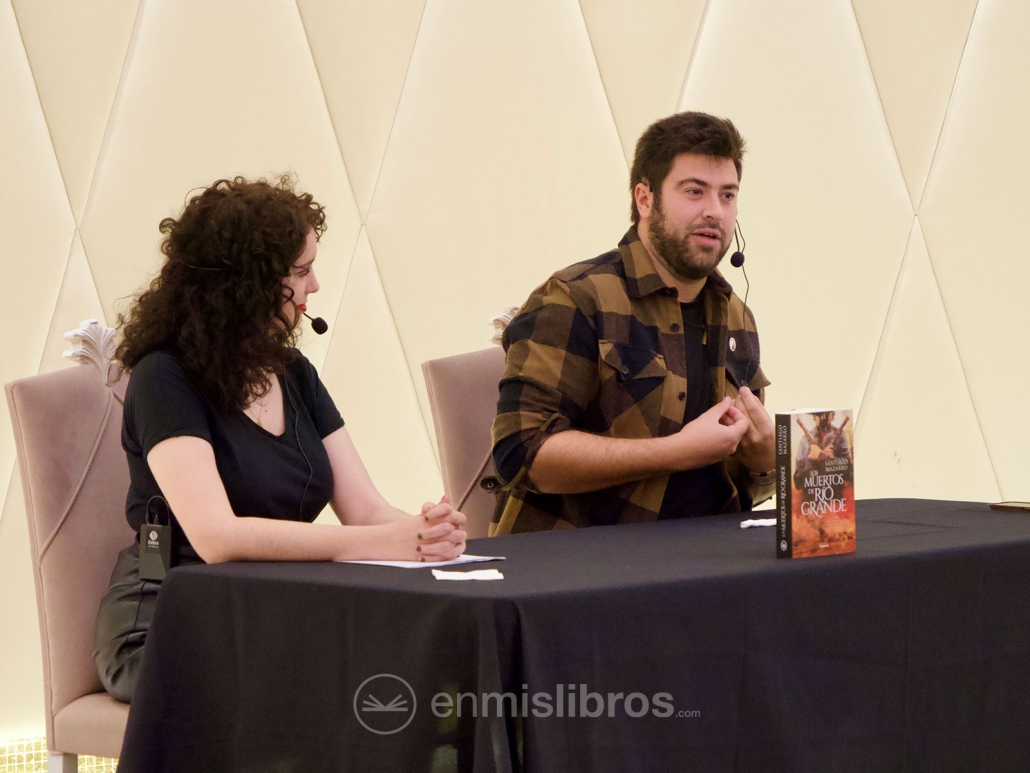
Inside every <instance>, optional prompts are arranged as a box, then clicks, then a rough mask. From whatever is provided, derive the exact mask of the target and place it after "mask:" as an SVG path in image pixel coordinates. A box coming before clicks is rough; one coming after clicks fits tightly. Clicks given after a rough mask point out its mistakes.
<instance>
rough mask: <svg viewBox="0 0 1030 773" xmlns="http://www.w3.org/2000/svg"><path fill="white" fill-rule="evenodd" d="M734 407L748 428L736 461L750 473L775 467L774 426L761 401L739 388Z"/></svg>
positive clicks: (745, 388)
mask: <svg viewBox="0 0 1030 773" xmlns="http://www.w3.org/2000/svg"><path fill="white" fill-rule="evenodd" d="M733 404H734V406H735V407H736V408H737V410H739V411H740V412H741V413H743V414H744V416H745V417H746V418H747V422H748V427H747V431H746V432H745V433H744V436H743V437H742V438H741V439H740V445H739V446H737V459H738V460H739V461H740V462H741V464H743V465H744V466H745V467H747V468H748V469H749V470H750V471H751V472H759V473H761V472H768V471H769V470H771V469H773V468H774V467H775V466H776V426H775V424H774V423H773V420H772V417H770V416H769V414H768V413H767V412H766V410H765V406H764V405H762V401H761V400H759V399H758V397H756V396H755V394H754V392H752V391H751V390H750V389H748V388H747V387H741V388H740V394H738V395H737V399H736V400H735V401H734V403H733Z"/></svg>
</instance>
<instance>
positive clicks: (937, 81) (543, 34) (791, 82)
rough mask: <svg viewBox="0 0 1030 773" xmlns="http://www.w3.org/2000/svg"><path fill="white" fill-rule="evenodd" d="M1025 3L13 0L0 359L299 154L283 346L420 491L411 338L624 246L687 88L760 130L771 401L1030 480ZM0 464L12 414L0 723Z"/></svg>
mask: <svg viewBox="0 0 1030 773" xmlns="http://www.w3.org/2000/svg"><path fill="white" fill-rule="evenodd" d="M1028 25H1030V8H1028V7H1027V5H1026V4H1025V3H1020V2H1018V0H905V2H896V0H786V1H785V2H780V3H759V2H756V1H755V0H683V1H681V2H673V1H672V0H525V2H522V3H517V4H513V3H501V2H497V1H496V0H383V1H382V2H376V3H368V2H358V1H357V0H339V1H338V2H330V1H329V0H219V1H218V2H206V1H205V0H97V2H94V3H90V4H83V3H79V2H76V1H75V0H0V168H3V169H4V170H5V172H6V173H7V180H8V183H7V184H6V185H5V186H3V187H2V188H0V237H2V238H0V261H2V263H3V267H4V277H5V279H6V280H7V281H6V284H7V288H8V292H7V296H6V299H5V303H3V304H0V323H2V324H3V325H4V327H5V329H6V330H7V331H9V333H8V335H7V336H5V343H4V349H3V354H4V356H3V358H0V378H2V380H3V381H9V380H11V379H14V378H18V377H21V376H25V375H29V374H32V373H37V372H42V371H47V370H52V369H54V368H59V367H65V364H64V362H63V361H62V360H61V357H60V353H61V351H62V350H63V348H64V342H63V340H62V339H61V334H62V333H63V332H64V330H66V329H68V328H70V327H73V326H74V325H75V324H77V323H78V321H79V320H81V319H84V318H88V317H99V318H102V319H104V320H106V321H107V323H108V324H113V323H114V321H115V320H116V318H117V313H118V312H119V311H121V310H124V309H125V307H126V304H127V302H128V300H129V298H130V297H131V295H132V293H133V292H134V291H135V290H136V289H138V288H139V287H140V286H141V285H142V284H143V283H144V282H146V281H147V279H148V278H149V277H150V276H151V275H152V274H153V272H154V270H155V269H156V267H157V265H158V257H159V256H158V253H157V245H158V241H159V234H158V232H157V223H158V221H159V220H160V219H161V218H162V217H165V216H167V215H169V214H174V213H176V212H177V211H178V210H179V208H180V207H181V206H182V204H183V200H184V197H185V196H186V194H187V192H188V191H190V190H191V189H193V188H195V187H197V186H201V185H205V184H208V183H210V182H211V181H213V180H215V179H217V178H219V177H225V176H232V175H237V174H243V175H248V176H257V175H271V174H275V173H277V172H284V171H292V172H294V173H295V174H296V175H297V177H298V179H299V182H300V186H301V187H302V188H303V189H305V190H308V191H311V192H312V193H313V194H314V195H315V196H316V198H318V199H319V200H320V201H321V202H322V203H323V204H325V206H326V207H327V209H328V212H329V216H330V223H329V224H330V229H329V231H328V232H327V233H326V235H325V237H324V239H323V241H322V244H321V245H320V247H319V262H318V264H317V267H318V273H319V280H320V282H321V285H322V289H321V292H320V293H319V294H318V295H317V296H315V297H314V298H313V299H312V302H311V307H312V310H313V311H314V312H316V313H317V314H319V315H321V316H322V317H324V318H325V319H326V320H327V321H329V322H330V323H331V328H330V333H329V334H328V335H326V336H323V337H322V338H317V337H315V336H314V335H312V334H305V340H304V342H303V347H304V349H305V351H306V352H307V353H308V355H309V356H310V357H311V358H312V360H313V361H314V362H315V363H316V364H317V365H318V366H319V367H320V368H321V370H322V373H323V375H324V378H325V380H326V383H327V385H328V387H329V389H330V391H331V392H332V393H333V394H334V395H335V396H336V398H337V402H338V404H339V405H340V409H341V412H342V413H343V415H344V416H345V418H347V420H348V422H349V424H350V426H351V431H352V433H353V435H354V437H355V440H356V442H357V444H358V448H359V451H360V452H361V453H362V456H363V459H364V461H365V464H366V466H367V467H368V469H369V471H370V473H371V474H372V477H373V478H374V479H375V480H376V481H377V483H378V484H379V486H380V488H381V489H382V490H383V492H384V493H385V494H386V496H387V497H388V498H389V499H390V500H391V501H393V502H394V503H395V504H397V505H398V506H401V507H404V508H408V509H416V508H417V507H418V506H419V505H420V504H421V502H423V501H424V500H426V499H430V498H435V497H438V496H439V493H440V490H441V488H442V486H441V484H440V478H439V469H438V465H437V462H436V458H435V456H434V444H435V436H434V434H433V431H432V425H431V419H430V416H429V411H428V404H427V402H426V395H425V389H424V386H423V383H422V377H421V373H420V369H419V366H420V363H421V362H422V361H423V360H426V359H429V358H433V357H440V356H444V355H448V354H455V353H458V352H462V351H470V350H474V349H478V348H481V347H484V346H486V345H487V343H488V338H489V335H490V333H491V329H490V328H489V325H488V324H487V319H488V318H489V317H490V316H493V315H494V314H497V313H500V312H501V311H503V310H504V309H505V308H506V307H508V306H510V305H518V304H519V303H521V302H522V300H523V299H524V298H525V296H526V294H527V293H528V292H529V291H530V290H531V289H532V288H533V287H534V286H536V285H537V284H539V283H540V282H541V281H543V280H544V279H545V278H546V276H547V275H548V274H549V273H550V272H551V271H553V270H555V269H558V268H560V267H562V266H565V265H567V264H569V263H571V262H574V261H576V260H580V259H583V258H587V257H592V256H594V255H596V254H598V253H600V252H603V251H605V250H607V249H609V248H610V247H611V246H613V245H614V244H615V242H616V241H617V240H618V239H619V237H620V236H621V235H622V233H623V232H624V231H625V229H626V228H627V227H628V217H627V210H628V204H629V197H628V196H629V195H628V192H627V180H626V177H627V170H628V164H629V162H630V161H631V158H632V151H633V147H634V144H635V142H636V138H637V136H638V135H639V133H640V132H641V131H642V130H643V128H645V127H646V126H647V125H648V124H649V123H650V122H651V121H653V120H655V119H656V118H659V117H661V116H663V115H666V114H668V113H671V112H673V111H675V110H677V109H701V110H708V111H711V112H715V113H718V114H720V115H726V116H728V117H730V118H732V119H733V120H734V121H735V122H736V123H737V125H738V126H739V127H740V129H741V130H742V132H743V134H744V135H745V137H746V138H747V140H748V143H749V146H750V151H749V154H748V156H747V157H746V159H745V172H744V177H743V180H742V185H743V187H742V195H741V204H740V217H741V224H742V225H743V227H744V229H745V233H746V234H747V238H748V248H749V249H748V264H747V266H748V270H749V277H750V280H751V293H750V298H749V303H750V305H751V306H752V308H753V309H754V311H755V314H756V317H757V319H758V323H759V327H760V329H761V331H762V342H763V364H764V367H765V369H766V372H767V373H768V374H769V375H770V377H771V378H772V380H773V382H774V385H773V387H772V388H771V389H770V391H769V404H770V408H771V409H772V410H776V409H784V408H790V407H796V406H799V405H802V404H829V405H843V406H851V407H853V408H855V409H857V411H858V413H857V418H856V429H857V433H858V445H859V455H858V476H859V477H858V481H859V491H860V494H861V495H864V496H925V497H940V498H967V499H981V500H991V499H997V498H1000V497H1003V498H1009V499H1020V498H1021V499H1030V482H1028V479H1027V476H1026V474H1025V469H1026V466H1027V461H1028V454H1027V452H1026V450H1025V443H1024V440H1023V438H1024V437H1025V436H1026V435H1027V434H1028V433H1030V396H1028V394H1027V392H1026V390H1024V389H1019V388H1018V385H1020V384H1021V383H1022V382H1023V381H1025V380H1026V379H1027V377H1028V376H1030V366H1028V365H1027V361H1026V358H1025V356H1024V353H1025V348H1026V347H1025V345H1024V343H1023V331H1024V329H1025V312H1024V306H1023V304H1024V303H1025V302H1026V296H1027V291H1028V289H1030V268H1028V263H1027V261H1026V260H1025V259H1024V255H1023V253H1024V251H1025V247H1023V245H1022V244H1021V240H1020V235H1019V232H1018V229H1017V228H1016V227H1015V226H1014V225H1013V224H1015V223H1018V222H1019V217H1020V215H1022V214H1023V212H1024V211H1025V210H1026V209H1027V208H1028V206H1030V192H1028V190H1027V188H1026V186H1025V185H1023V184H1022V180H1023V179H1025V178H1026V176H1027V175H1028V174H1030V151H1028V150H1027V149H1026V145H1025V142H1024V141H1023V135H1024V134H1025V131H1023V127H1025V126H1026V124H1027V120H1028V118H1030V53H1028V49H1027V47H1026V46H1025V43H1024V41H1023V39H1022V38H1023V34H1022V31H1023V30H1026V29H1027V28H1028ZM726 274H727V277H728V278H729V279H730V281H731V282H732V283H733V284H734V286H735V287H737V288H738V289H739V290H743V286H744V282H743V277H742V276H741V275H740V273H739V272H738V271H737V270H735V269H732V268H729V267H727V268H726ZM397 449H403V454H402V455H400V456H399V455H398V451H397ZM399 458H401V459H402V463H399V462H398V459H399ZM401 466H403V471H401ZM13 468H14V446H13V438H12V437H11V432H10V426H9V422H8V419H7V415H6V412H5V413H4V414H3V415H2V416H0V494H4V495H6V498H5V500H4V506H3V508H2V513H3V515H2V518H0V562H2V567H3V569H2V573H0V579H2V581H3V584H2V585H0V608H2V609H3V610H4V615H5V617H4V620H5V622H7V621H19V622H20V623H23V624H20V625H19V629H20V633H19V634H18V635H17V636H13V635H9V634H5V636H4V637H3V642H2V647H3V653H2V654H3V657H0V693H2V695H0V737H4V736H7V737H13V736H16V735H26V734H31V731H33V730H34V729H35V730H36V731H38V730H39V729H40V728H41V727H42V694H41V689H39V684H40V681H41V677H40V674H39V671H38V662H39V658H38V639H37V634H36V627H35V624H34V619H35V612H34V594H33V591H32V582H31V574H30V570H29V560H28V546H27V543H26V537H25V535H26V532H25V529H24V527H23V525H22V524H21V521H23V520H24V506H23V504H22V502H21V496H20V491H19V490H18V489H17V485H18V483H17V479H16V476H12V470H13Z"/></svg>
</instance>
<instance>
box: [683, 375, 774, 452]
mask: <svg viewBox="0 0 1030 773" xmlns="http://www.w3.org/2000/svg"><path fill="white" fill-rule="evenodd" d="M775 434H776V428H775V425H774V424H773V420H772V419H771V418H770V417H769V414H768V413H766V410H765V406H763V405H762V401H761V400H759V399H758V398H757V397H756V396H755V394H754V393H753V392H752V391H751V390H749V389H748V388H747V387H743V388H741V390H740V393H739V394H738V395H737V399H736V400H734V399H732V398H730V397H724V398H723V400H722V402H721V403H718V404H716V405H713V406H712V407H711V408H709V409H708V410H707V411H705V412H704V413H702V414H701V415H700V416H698V417H697V418H696V419H694V420H693V421H692V422H689V423H688V424H685V425H684V426H683V429H681V430H680V431H679V432H678V433H677V438H678V439H680V440H682V445H681V448H682V451H683V456H682V460H681V466H680V469H684V470H690V469H697V468H699V467H707V466H708V465H710V464H715V463H717V462H721V461H722V460H723V459H726V458H727V457H729V456H733V455H736V457H737V459H738V460H740V462H741V463H742V464H743V465H744V466H745V467H747V468H748V469H749V470H750V471H752V472H767V471H768V470H771V469H772V468H773V467H775V466H776V447H775V444H774V440H775Z"/></svg>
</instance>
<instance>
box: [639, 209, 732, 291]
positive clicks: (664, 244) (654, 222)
mask: <svg viewBox="0 0 1030 773" xmlns="http://www.w3.org/2000/svg"><path fill="white" fill-rule="evenodd" d="M705 228H715V229H716V230H718V231H719V232H720V233H722V229H721V228H718V227H716V226H711V225H702V226H700V227H699V228H698V229H697V230H701V229H705ZM691 232H692V231H691V230H688V231H687V233H686V234H684V235H682V236H681V235H680V234H678V233H675V232H674V231H672V230H670V229H668V228H667V227H666V220H665V213H664V212H662V206H661V200H660V199H658V198H656V199H655V201H654V206H653V207H652V209H651V217H650V219H649V220H648V222H647V235H648V236H649V237H651V245H652V246H653V247H654V250H655V252H657V253H658V257H659V258H661V259H662V260H663V261H664V262H665V266H666V268H668V269H669V271H671V272H672V273H673V274H675V275H676V276H677V277H678V278H679V279H682V280H685V281H695V280H697V279H704V278H705V277H707V276H708V275H709V274H711V273H712V272H713V271H715V269H716V267H717V266H718V265H719V263H720V262H721V261H722V259H723V256H725V255H726V251H727V250H729V248H730V237H729V235H728V234H722V238H721V240H720V245H719V248H718V250H713V249H711V248H709V249H705V248H701V249H698V248H696V247H695V246H694V245H692V244H691V243H690V234H691Z"/></svg>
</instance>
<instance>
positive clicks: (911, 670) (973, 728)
mask: <svg viewBox="0 0 1030 773" xmlns="http://www.w3.org/2000/svg"><path fill="white" fill-rule="evenodd" d="M739 522H740V518H739V517H736V516H715V517H706V518H695V519H690V520H685V521H667V522H661V523H653V524H642V525H636V526H614V527H597V528H592V529H582V530H577V531H568V532H548V533H539V534H530V535H518V536H509V537H501V538H495V539H492V540H480V541H475V542H472V543H470V544H469V552H472V553H481V554H489V555H504V556H506V557H507V560H506V561H504V562H499V563H494V564H480V565H478V566H473V567H468V568H487V567H496V568H498V569H500V570H501V571H502V572H503V573H504V577H505V579H504V580H503V581H499V582H442V581H438V580H435V579H434V578H433V576H432V574H431V573H430V570H429V569H428V568H426V569H412V570H403V569H391V568H384V567H373V566H361V565H344V564H301V563H295V564H228V565H218V566H199V567H188V568H182V569H177V570H175V571H174V572H172V574H171V575H170V577H169V578H168V580H167V581H166V582H165V585H164V587H163V588H162V590H161V593H160V598H159V602H158V606H157V610H156V615H155V619H154V623H153V626H152V628H151V631H150V634H149V638H148V641H147V650H146V656H145V659H144V664H143V670H142V675H141V679H140V682H139V685H138V688H137V693H136V697H135V699H134V701H133V704H132V708H131V713H130V717H129V726H128V730H127V733H126V739H125V746H124V748H123V752H122V759H121V765H120V767H119V770H120V771H129V772H132V771H140V772H141V773H144V772H145V773H155V772H156V771H162V770H165V771H258V770H261V771H264V770H275V771H323V770H324V771H376V770H382V771H415V770H431V769H437V770H447V769H459V770H475V771H510V770H518V769H520V768H521V769H525V770H527V771H544V772H546V773H552V772H556V771H705V772H706V773H707V772H709V771H714V772H717V771H762V773H770V772H772V771H819V772H820V773H822V772H824V771H875V772H876V773H882V772H884V771H895V770H897V771H934V773H938V772H939V771H1017V770H1027V769H1030V516H1027V515H1021V514H1011V513H1001V512H994V511H990V510H988V508H987V506H986V505H983V504H970V503H954V502H930V501H921V500H873V501H862V502H859V503H858V551H857V552H856V553H855V554H853V555H848V556H831V557H822V558H806V559H796V560H783V559H776V558H775V544H774V543H775V534H774V532H773V530H772V529H768V528H766V529H748V530H741V529H740V527H739ZM462 568H465V567H462ZM381 674H387V675H390V676H386V677H380V678H379V679H378V680H376V679H373V680H372V681H371V682H366V680H368V679H369V678H370V677H376V676H377V675H381ZM397 678H399V679H403V680H404V681H405V682H407V683H408V684H409V685H410V686H411V691H412V693H413V695H414V713H413V714H412V713H411V711H410V709H409V710H408V713H407V714H405V713H403V712H401V711H397V712H371V713H363V711H364V708H365V707H367V706H368V705H369V704H367V703H366V700H367V699H368V695H369V691H371V695H373V696H374V699H375V700H379V701H380V703H381V704H388V703H389V701H391V700H392V699H393V698H394V695H395V694H397V695H402V694H403V695H404V696H407V695H408V693H407V692H406V690H405V688H404V687H403V685H402V684H401V682H400V681H399V680H398V679H397ZM363 683H365V684H364V685H363ZM569 685H572V686H573V688H572V689H573V691H574V693H575V696H576V698H575V701H574V706H573V708H575V709H576V711H577V713H578V714H581V713H582V710H583V708H584V707H585V708H586V709H587V711H588V712H590V713H597V712H598V711H599V710H600V716H597V717H584V716H576V717H570V716H568V715H567V714H568V711H567V708H568V704H567V698H568V692H569ZM581 685H582V687H581ZM559 686H560V687H559ZM359 688H362V692H361V694H360V697H361V700H360V701H359V700H356V698H355V693H356V692H357V691H359ZM366 688H367V689H366ZM503 692H510V693H511V694H512V697H511V698H508V699H505V701H504V705H506V706H508V707H510V704H511V702H512V701H515V702H516V710H515V712H514V714H515V715H521V714H524V716H512V713H513V712H512V711H511V710H510V708H509V710H508V711H506V712H498V710H497V704H498V703H499V702H501V701H499V700H498V699H496V698H494V699H493V700H492V701H490V700H489V699H488V702H487V706H488V710H487V711H486V712H484V707H483V701H482V695H483V694H484V693H503ZM458 693H472V694H475V695H476V696H477V699H478V700H477V704H478V705H477V708H476V713H478V714H480V715H481V716H479V717H478V718H477V717H473V716H471V715H472V714H473V711H472V698H471V696H470V695H466V696H464V698H461V699H460V703H461V705H462V706H463V707H464V711H463V713H462V716H461V717H460V718H459V717H458V716H456V713H455V712H454V710H453V709H452V710H451V711H450V713H449V714H448V711H447V701H448V700H451V701H453V700H454V698H455V697H456V696H457V694H458ZM591 693H592V694H594V695H595V696H597V697H596V698H591V697H589V694H591ZM609 693H611V694H612V695H617V694H619V693H621V694H622V699H621V700H620V699H619V698H615V699H614V706H613V705H612V698H611V697H610V696H609ZM634 693H636V694H638V696H636V697H633V698H631V700H630V701H629V702H628V703H627V702H626V700H625V698H626V697H627V696H630V695H631V694H634ZM440 694H443V695H445V696H449V698H447V697H439V695H440ZM523 694H525V695H526V696H527V698H526V703H523V702H522V701H523V698H522V695H523ZM661 694H665V695H667V696H668V697H662V695H661ZM541 696H548V698H547V699H545V698H543V697H541ZM434 697H435V700H436V701H437V704H436V708H437V711H436V712H434V710H433V705H434V704H433V701H434ZM584 697H585V698H586V699H585V700H581V699H582V698H584ZM405 700H407V697H405ZM599 701H600V702H601V703H599ZM645 701H646V703H647V707H648V708H647V709H646V710H644V711H643V712H642V709H645ZM559 702H560V703H562V705H563V709H566V710H565V711H563V713H564V714H565V716H562V717H558V716H557V715H556V714H557V710H556V706H557V703H559ZM545 706H549V707H550V708H551V715H550V716H542V715H543V714H544V711H545V709H544V707H545ZM527 708H528V711H527V710H526V709H527ZM484 713H488V714H489V715H490V716H485V717H484V716H482V714H484ZM637 713H642V716H632V715H633V714H637ZM666 713H671V716H663V715H664V714H666ZM438 714H443V715H444V716H442V717H441V716H438ZM498 714H501V716H498ZM609 714H611V716H609ZM406 717H410V722H409V723H408V724H407V725H406V726H405V727H404V728H403V729H401V730H399V731H397V732H392V733H387V731H389V730H393V729H395V728H396V726H397V725H396V724H393V725H391V724H390V723H391V722H398V721H399V720H400V719H405V718H406ZM359 719H360V720H364V724H363V723H362V721H359ZM376 722H379V723H380V724H378V725H377V724H376ZM366 725H368V726H369V727H371V728H372V730H370V729H368V728H367V727H366ZM373 730H379V732H378V733H377V732H373Z"/></svg>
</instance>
